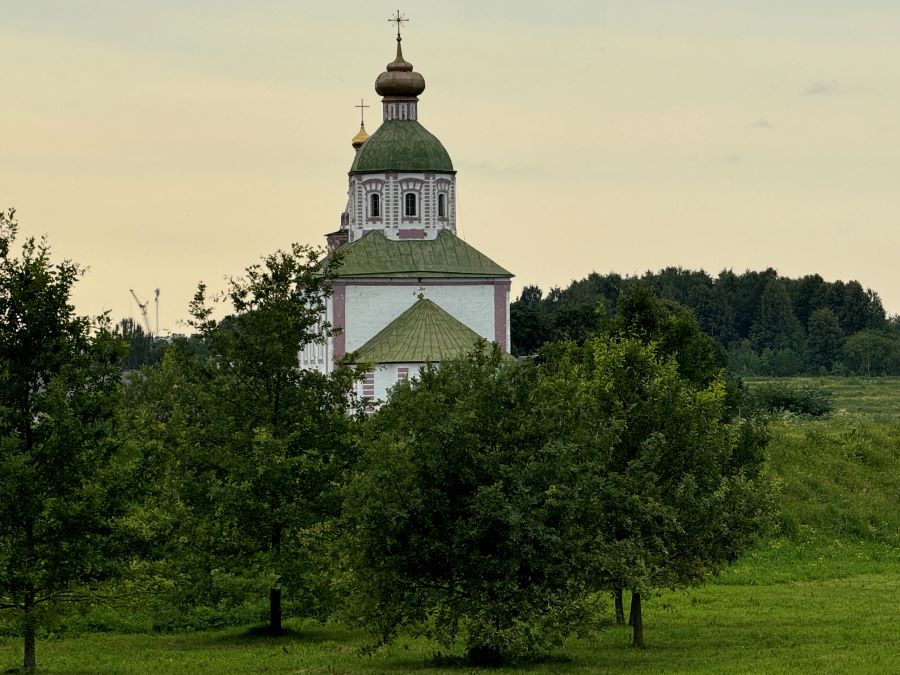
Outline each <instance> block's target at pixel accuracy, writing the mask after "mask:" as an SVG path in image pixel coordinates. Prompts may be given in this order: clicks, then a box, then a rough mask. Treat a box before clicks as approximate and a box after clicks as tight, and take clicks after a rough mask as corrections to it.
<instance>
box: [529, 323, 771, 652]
mask: <svg viewBox="0 0 900 675" xmlns="http://www.w3.org/2000/svg"><path fill="white" fill-rule="evenodd" d="M544 368H545V371H546V372H545V377H546V379H545V386H548V387H549V388H550V389H551V390H553V389H555V388H557V387H559V388H563V389H566V388H567V387H568V386H569V385H567V384H566V383H571V382H577V383H578V387H579V389H578V392H577V393H576V394H574V395H573V394H570V395H569V397H568V398H569V400H570V401H571V403H570V405H571V406H572V407H573V408H574V409H576V410H577V411H578V415H577V417H576V418H575V420H574V422H573V423H572V424H571V425H570V426H569V427H567V428H563V429H562V437H563V438H564V439H565V441H566V442H571V443H573V444H574V445H576V446H577V447H579V448H580V449H581V451H582V452H583V453H585V454H587V455H588V456H593V457H595V458H596V459H598V460H599V459H602V461H601V462H598V463H595V464H593V467H595V468H596V470H598V471H600V473H599V474H598V475H597V476H596V481H595V482H594V483H593V484H594V489H595V490H596V492H595V498H594V499H595V502H594V503H595V505H594V507H593V509H592V511H591V513H592V515H593V517H594V518H596V520H594V521H593V525H594V527H595V528H596V529H595V532H596V536H595V538H594V539H593V540H592V541H591V543H590V545H589V548H590V550H591V553H590V554H589V555H588V558H589V562H588V563H587V566H588V569H589V570H590V579H591V583H592V585H593V587H594V588H596V589H597V590H600V589H604V588H610V587H613V588H617V589H630V590H631V591H632V615H633V644H634V645H635V646H638V647H640V646H643V642H644V638H643V619H642V614H641V598H642V595H643V594H645V593H647V592H651V591H653V590H655V589H658V588H663V587H665V588H673V587H677V586H684V585H690V584H695V583H698V582H700V581H701V580H703V579H704V578H705V577H706V576H708V575H709V574H714V573H716V572H718V571H719V570H720V569H722V567H723V566H724V565H725V564H726V563H727V562H730V561H732V560H734V559H735V558H736V557H737V556H738V555H739V554H740V553H741V552H742V551H744V550H745V549H746V548H747V547H748V546H749V545H750V544H751V543H752V542H753V541H754V539H755V537H756V536H758V534H759V533H760V532H761V531H762V530H763V529H764V527H765V526H766V523H767V518H768V516H769V512H770V510H771V494H770V490H769V488H768V484H767V482H766V481H765V479H763V478H761V477H760V476H759V469H760V466H761V458H762V446H763V444H762V443H760V442H759V440H760V439H759V435H758V433H759V431H758V429H754V428H753V427H752V426H750V425H748V423H747V421H746V420H743V419H741V418H739V417H736V416H735V415H734V414H733V413H730V412H729V409H728V406H727V405H726V387H725V385H724V382H723V381H722V380H721V379H720V378H719V377H716V378H713V379H712V380H710V381H709V382H708V383H707V384H705V385H698V384H694V383H692V382H691V381H690V380H689V379H688V378H685V377H682V376H681V375H680V373H679V362H677V361H676V360H675V359H674V358H664V357H661V356H660V355H658V354H657V352H656V348H655V346H654V343H652V342H651V343H648V344H642V343H641V342H639V341H637V340H634V339H627V338H609V337H600V338H593V339H590V340H588V341H586V342H585V344H584V346H583V347H581V348H578V347H575V346H570V347H569V348H568V351H563V352H562V353H561V354H556V355H550V356H549V358H548V361H547V363H546V365H545V366H544ZM609 429H614V430H616V433H615V435H614V436H613V438H612V446H611V447H609V445H608V443H609V438H608V433H609V431H608V430H609ZM591 439H598V440H599V441H600V442H599V443H596V442H592V440H591Z"/></svg>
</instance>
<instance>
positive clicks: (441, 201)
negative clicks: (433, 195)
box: [438, 192, 447, 218]
mask: <svg viewBox="0 0 900 675" xmlns="http://www.w3.org/2000/svg"><path fill="white" fill-rule="evenodd" d="M446 217H447V195H445V194H444V193H443V192H442V193H440V194H439V195H438V218H446Z"/></svg>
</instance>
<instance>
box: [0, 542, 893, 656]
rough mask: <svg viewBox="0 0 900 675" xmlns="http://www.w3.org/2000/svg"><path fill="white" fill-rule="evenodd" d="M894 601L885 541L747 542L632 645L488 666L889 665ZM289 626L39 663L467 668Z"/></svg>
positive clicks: (68, 650)
mask: <svg viewBox="0 0 900 675" xmlns="http://www.w3.org/2000/svg"><path fill="white" fill-rule="evenodd" d="M854 563H855V564H854ZM854 568H855V569H854ZM792 571H793V572H792ZM791 577H792V579H791V580H789V579H790V578H791ZM770 579H775V581H774V582H773V581H771V580H770ZM897 598H900V561H898V560H897V556H896V551H895V550H893V551H892V550H891V549H889V548H888V547H884V546H878V545H873V544H853V545H848V544H843V543H835V542H832V543H831V544H829V543H827V542H818V543H816V544H806V545H798V544H793V543H785V542H781V543H776V544H774V545H770V546H767V547H765V548H763V549H761V550H760V551H757V552H755V553H754V555H751V556H749V557H748V558H747V559H745V560H743V561H741V562H740V563H739V564H738V565H737V566H736V567H735V569H734V570H732V571H731V572H729V573H728V574H726V575H725V576H724V577H723V578H722V579H721V580H720V581H718V582H716V583H715V584H711V585H708V586H706V587H703V588H698V589H691V590H688V591H680V592H676V593H667V594H665V595H663V596H661V597H658V598H654V599H652V600H651V601H649V602H648V603H647V605H646V607H645V613H646V621H647V626H646V630H647V638H648V648H647V649H645V650H634V649H632V648H630V647H629V646H628V638H629V632H628V629H627V628H617V627H608V628H606V629H604V630H600V631H598V632H597V633H596V634H595V635H593V636H591V637H586V638H581V639H573V640H570V641H569V643H567V644H566V645H565V647H564V648H563V649H562V650H560V652H559V654H558V655H557V656H556V658H554V659H552V660H550V661H549V662H547V663H544V664H538V665H532V666H526V667H521V668H517V669H514V668H507V669H501V670H500V671H499V672H513V671H514V670H518V671H523V672H529V673H532V672H533V673H602V672H629V673H803V672H806V673H847V672H854V673H891V672H897V671H898V670H900V616H898V612H897V611H896V605H897V603H896V599H897ZM292 627H293V628H294V631H295V632H293V633H292V634H291V635H289V636H288V637H285V638H280V639H272V638H262V637H257V636H252V635H250V634H248V632H247V631H246V630H244V629H231V630H224V631H216V632H207V633H187V634H174V635H115V634H95V635H87V636H83V637H78V638H67V639H62V640H49V641H48V640H44V641H42V642H41V643H40V644H39V652H38V658H39V663H41V665H42V670H43V672H47V673H98V674H99V673H110V674H111V673H133V674H137V673H141V674H143V673H147V674H150V673H154V674H156V673H185V674H187V673H310V674H312V673H404V672H424V673H434V674H437V673H462V672H469V671H470V669H468V668H467V667H465V666H461V665H457V664H454V663H453V662H450V663H449V664H448V663H447V661H448V660H447V659H436V658H435V654H436V653H437V652H438V651H439V649H440V648H439V647H438V646H437V645H434V644H432V643H428V642H427V641H424V640H419V639H413V638H409V639H401V640H399V641H398V642H397V643H396V644H394V645H392V646H391V647H390V648H388V649H385V650H382V651H379V652H376V653H375V654H374V655H372V656H361V655H359V654H358V652H357V650H358V648H359V647H360V646H361V645H363V644H364V642H365V639H364V636H362V635H360V634H358V633H354V632H351V631H348V630H346V629H344V628H341V627H337V626H324V627H323V626H318V625H315V624H310V623H307V624H296V623H295V624H292ZM19 650H20V646H19V643H18V642H17V641H15V642H14V641H12V640H10V639H6V640H4V641H3V643H2V646H0V666H3V667H7V666H14V665H16V664H17V663H18V660H19Z"/></svg>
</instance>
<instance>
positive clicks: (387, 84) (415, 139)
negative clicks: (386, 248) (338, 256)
mask: <svg viewBox="0 0 900 675" xmlns="http://www.w3.org/2000/svg"><path fill="white" fill-rule="evenodd" d="M390 21H391V22H393V23H396V24H397V37H396V40H397V53H396V56H395V58H394V60H393V61H391V62H390V63H388V64H387V66H386V68H385V70H384V72H382V73H381V74H380V75H379V76H378V78H377V79H376V80H375V91H376V93H378V95H379V96H381V97H382V98H381V104H382V117H383V122H382V124H381V126H380V127H379V128H378V129H377V130H376V131H375V132H374V133H372V135H368V134H367V133H366V130H365V125H364V124H362V123H361V124H360V131H359V133H358V134H357V135H356V136H355V137H354V138H353V147H354V148H355V149H356V155H355V157H354V159H353V164H352V166H351V167H350V172H349V186H348V187H349V189H348V195H347V197H348V199H347V209H346V210H345V212H344V214H343V215H342V217H341V230H339V232H344V236H342V237H341V238H344V237H345V238H346V240H347V241H350V242H353V241H356V240H357V239H359V238H360V237H362V236H363V235H365V234H366V233H367V232H371V231H373V230H378V231H380V232H382V233H383V234H384V235H385V236H386V237H387V238H388V239H391V240H399V239H434V238H435V237H436V236H437V235H438V232H440V231H441V230H450V232H451V233H453V234H456V171H455V170H454V169H453V162H452V161H451V160H450V155H449V154H448V153H447V150H446V149H445V148H444V146H443V145H442V144H441V142H440V141H439V140H438V139H437V138H436V137H435V136H434V135H432V134H431V133H430V132H429V131H428V130H427V129H425V127H423V126H422V125H421V124H420V123H419V109H418V108H419V95H420V94H421V93H422V92H423V91H425V78H424V77H423V76H422V75H421V74H420V73H417V72H416V71H415V70H414V69H413V65H412V64H411V63H409V62H408V61H407V60H406V59H405V58H404V57H403V46H402V43H403V37H402V35H401V34H400V28H401V26H402V25H403V23H405V22H406V21H408V19H406V18H405V17H403V16H402V15H401V14H400V13H399V12H397V15H396V16H395V17H394V18H392V19H390ZM359 107H360V108H365V107H367V106H364V105H363V104H362V103H361V104H360V106H359ZM335 234H336V233H335Z"/></svg>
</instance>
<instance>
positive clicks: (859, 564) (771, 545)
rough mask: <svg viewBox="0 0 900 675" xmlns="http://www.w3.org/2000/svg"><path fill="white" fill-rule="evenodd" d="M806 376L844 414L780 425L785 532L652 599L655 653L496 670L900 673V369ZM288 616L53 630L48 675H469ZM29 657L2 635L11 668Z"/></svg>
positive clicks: (589, 642) (431, 652)
mask: <svg viewBox="0 0 900 675" xmlns="http://www.w3.org/2000/svg"><path fill="white" fill-rule="evenodd" d="M804 381H805V382H808V383H816V384H820V385H821V386H823V387H825V388H826V389H829V390H831V391H832V392H833V393H834V403H835V412H834V413H832V414H831V415H830V416H828V417H827V418H825V419H806V418H800V417H795V416H789V415H785V416H783V417H782V418H780V419H778V420H776V421H775V422H774V423H773V425H772V433H773V436H772V443H771V445H770V448H769V458H768V467H769V470H770V471H772V472H773V473H774V474H776V475H777V476H778V477H779V478H780V480H781V482H782V484H783V490H782V494H781V506H782V514H781V517H780V521H779V522H780V525H779V529H780V532H779V534H778V536H776V537H774V538H773V539H771V540H770V541H768V542H766V543H765V544H763V545H761V546H760V547H759V548H757V549H755V550H753V551H751V552H749V553H748V554H747V555H745V556H744V557H743V558H742V559H741V560H739V561H738V562H737V563H736V564H735V565H734V566H732V567H731V568H730V569H729V570H728V571H727V572H726V573H725V574H724V575H723V576H722V577H720V578H719V579H716V580H714V581H713V582H711V583H710V584H708V585H706V586H704V587H701V588H696V589H690V590H687V591H679V592H671V593H665V594H663V595H661V596H658V597H655V598H651V599H649V600H648V601H647V602H646V604H645V609H644V612H645V621H646V634H647V642H648V648H647V649H645V650H634V649H632V648H630V647H629V646H628V639H629V632H628V629H625V628H619V627H613V626H610V627H608V628H605V629H602V630H599V631H597V632H596V633H594V634H592V635H589V636H582V637H579V638H573V639H571V640H570V641H569V642H568V643H567V644H566V645H564V647H563V648H562V649H560V650H559V651H558V653H557V654H556V655H554V657H553V658H552V659H551V660H549V661H548V662H546V663H543V664H535V665H528V666H522V667H519V668H515V669H513V668H507V669H500V670H499V671H497V672H513V671H516V672H527V673H603V672H627V673H818V674H824V673H879V674H880V673H900V612H898V610H897V608H898V606H900V487H898V478H900V378H885V379H864V378H846V379H844V378H821V379H818V378H817V379H812V380H810V379H808V380H804ZM754 383H755V382H754V381H751V383H750V384H751V386H752V385H753V384H754ZM290 625H291V628H292V629H293V630H292V632H291V633H290V634H289V635H288V636H286V637H284V638H279V639H272V638H264V637H259V636H255V635H253V634H252V633H251V632H249V631H248V630H247V629H230V630H223V631H216V632H204V633H196V632H195V633H183V634H168V635H161V634H151V635H148V634H124V635H123V634H87V635H83V636H78V637H64V638H62V639H43V640H41V641H39V644H38V662H39V664H40V665H41V667H42V668H41V669H42V672H47V673H134V674H137V673H141V674H143V673H154V674H156V673H309V674H312V673H407V672H421V673H434V674H435V675H436V674H438V673H464V672H470V668H468V667H467V666H465V665H462V664H460V663H458V662H456V661H453V660H452V659H449V658H447V657H439V656H437V655H438V653H439V650H440V647H438V646H437V645H435V644H433V643H430V642H427V641H425V640H421V639H414V638H406V639H401V640H398V641H397V642H396V643H395V644H394V645H392V646H390V647H389V648H386V649H383V650H379V651H377V652H375V653H374V654H372V655H370V656H361V655H359V654H360V652H359V648H360V647H361V646H363V645H364V644H365V636H363V635H362V634H360V633H356V632H353V631H350V630H348V629H346V628H343V627H341V626H321V625H317V624H312V623H293V624H290ZM20 650H21V645H20V642H19V641H18V640H17V639H13V638H2V639H0V669H2V668H12V667H15V666H17V665H18V664H19V661H20V658H21V651H20Z"/></svg>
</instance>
